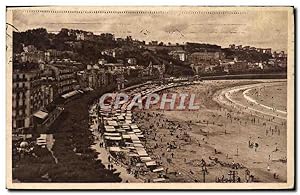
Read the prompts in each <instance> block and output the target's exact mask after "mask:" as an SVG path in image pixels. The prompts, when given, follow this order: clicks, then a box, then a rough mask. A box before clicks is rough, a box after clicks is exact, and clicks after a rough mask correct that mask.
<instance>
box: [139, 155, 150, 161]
mask: <svg viewBox="0 0 300 195" xmlns="http://www.w3.org/2000/svg"><path fill="white" fill-rule="evenodd" d="M140 159H141V161H142V162H148V161H151V160H152V159H151V158H150V157H149V156H141V157H140Z"/></svg>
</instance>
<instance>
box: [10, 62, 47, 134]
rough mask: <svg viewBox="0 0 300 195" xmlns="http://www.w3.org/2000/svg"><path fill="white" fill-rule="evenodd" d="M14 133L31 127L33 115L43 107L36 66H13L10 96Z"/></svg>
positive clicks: (38, 69) (39, 79) (39, 73)
mask: <svg viewBox="0 0 300 195" xmlns="http://www.w3.org/2000/svg"><path fill="white" fill-rule="evenodd" d="M12 96H13V97H12V124H13V125H12V126H13V131H14V132H22V131H24V130H27V129H29V128H32V127H33V115H34V113H36V112H37V111H39V110H40V109H41V108H42V106H43V104H44V103H43V101H44V95H43V91H42V87H41V70H40V68H39V66H38V65H37V64H26V65H25V64H14V67H13V94H12Z"/></svg>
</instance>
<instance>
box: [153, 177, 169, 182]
mask: <svg viewBox="0 0 300 195" xmlns="http://www.w3.org/2000/svg"><path fill="white" fill-rule="evenodd" d="M163 181H166V179H165V178H156V179H153V182H163Z"/></svg>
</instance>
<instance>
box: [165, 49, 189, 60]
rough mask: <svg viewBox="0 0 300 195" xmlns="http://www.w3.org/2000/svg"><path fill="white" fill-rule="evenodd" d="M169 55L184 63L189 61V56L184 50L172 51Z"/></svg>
mask: <svg viewBox="0 0 300 195" xmlns="http://www.w3.org/2000/svg"><path fill="white" fill-rule="evenodd" d="M169 55H170V56H172V57H173V58H175V59H178V60H180V61H183V62H185V61H186V60H187V57H186V55H187V54H186V52H185V51H184V50H175V51H171V52H169Z"/></svg>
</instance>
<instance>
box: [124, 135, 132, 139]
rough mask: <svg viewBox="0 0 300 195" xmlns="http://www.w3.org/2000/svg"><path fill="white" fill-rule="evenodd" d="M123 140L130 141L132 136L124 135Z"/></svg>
mask: <svg viewBox="0 0 300 195" xmlns="http://www.w3.org/2000/svg"><path fill="white" fill-rule="evenodd" d="M122 137H123V139H130V135H122Z"/></svg>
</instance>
